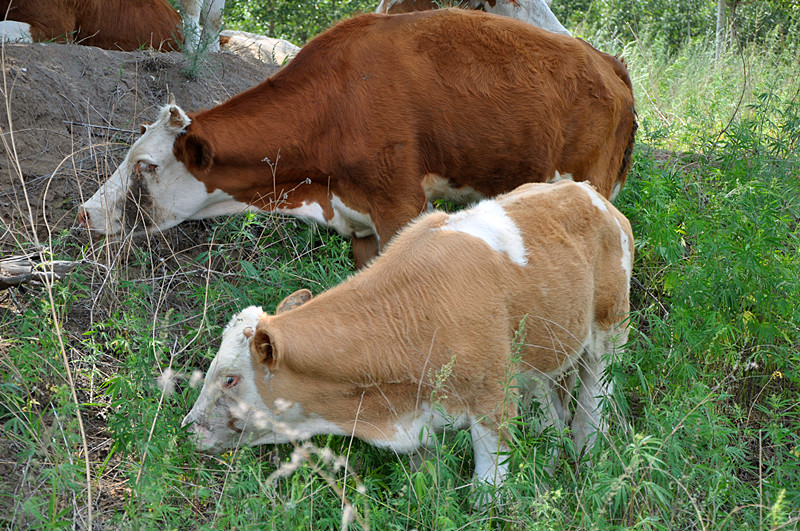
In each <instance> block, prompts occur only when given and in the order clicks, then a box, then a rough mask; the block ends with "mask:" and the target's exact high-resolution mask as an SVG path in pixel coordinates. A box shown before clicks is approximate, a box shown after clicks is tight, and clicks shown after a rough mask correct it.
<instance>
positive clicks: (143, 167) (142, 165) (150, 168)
mask: <svg viewBox="0 0 800 531" xmlns="http://www.w3.org/2000/svg"><path fill="white" fill-rule="evenodd" d="M157 169H158V166H157V165H156V164H148V163H146V162H144V161H139V163H138V164H137V165H136V171H137V172H139V173H141V172H143V171H144V172H148V173H152V172H154V171H156V170H157Z"/></svg>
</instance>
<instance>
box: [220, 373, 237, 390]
mask: <svg viewBox="0 0 800 531" xmlns="http://www.w3.org/2000/svg"><path fill="white" fill-rule="evenodd" d="M237 383H239V377H238V376H226V377H225V378H223V379H222V387H223V388H224V389H230V388H231V387H233V386H234V385H236V384H237Z"/></svg>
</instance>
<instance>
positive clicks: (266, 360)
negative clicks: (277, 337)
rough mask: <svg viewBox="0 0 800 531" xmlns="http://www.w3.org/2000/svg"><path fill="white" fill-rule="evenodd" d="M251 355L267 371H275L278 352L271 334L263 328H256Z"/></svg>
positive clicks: (251, 344) (251, 343)
mask: <svg viewBox="0 0 800 531" xmlns="http://www.w3.org/2000/svg"><path fill="white" fill-rule="evenodd" d="M250 354H251V355H252V356H253V358H254V359H255V361H256V362H258V363H263V364H264V365H266V366H267V369H269V370H273V369H274V368H275V364H276V363H277V359H276V358H277V352H276V351H275V345H274V343H273V341H272V338H271V337H270V335H269V333H268V332H267V331H266V330H264V329H263V328H261V327H260V326H259V327H257V328H256V333H255V336H254V337H253V341H251V342H250Z"/></svg>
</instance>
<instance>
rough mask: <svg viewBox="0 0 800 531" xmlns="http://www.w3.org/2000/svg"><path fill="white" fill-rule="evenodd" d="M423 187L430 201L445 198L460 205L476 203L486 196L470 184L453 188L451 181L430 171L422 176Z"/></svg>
mask: <svg viewBox="0 0 800 531" xmlns="http://www.w3.org/2000/svg"><path fill="white" fill-rule="evenodd" d="M422 189H423V190H425V196H426V197H427V198H428V201H434V200H436V199H445V200H447V201H453V202H454V203H458V204H460V205H466V204H469V203H475V202H477V201H480V200H481V199H484V198H485V196H484V195H483V194H481V193H480V192H478V191H477V190H475V189H474V188H472V187H470V186H462V187H461V188H453V187H452V186H450V181H448V180H447V179H445V178H443V177H442V176H440V175H437V174H435V173H428V174H427V175H425V177H423V178H422Z"/></svg>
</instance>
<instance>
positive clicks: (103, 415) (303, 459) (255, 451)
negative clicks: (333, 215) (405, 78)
mask: <svg viewBox="0 0 800 531" xmlns="http://www.w3.org/2000/svg"><path fill="white" fill-rule="evenodd" d="M618 51H622V52H623V54H624V55H625V57H626V59H627V61H628V64H629V67H630V69H631V74H632V78H633V80H634V84H635V93H636V97H637V102H638V103H637V105H638V112H639V121H640V128H639V136H638V139H637V146H636V149H635V151H634V163H633V169H632V171H631V174H630V175H629V178H628V184H627V186H626V188H625V189H624V190H623V191H622V193H621V194H620V197H619V199H618V200H617V205H618V207H619V208H620V209H621V210H622V211H623V212H624V213H625V214H626V215H627V216H628V217H629V218H630V220H631V222H632V225H633V229H634V234H635V236H636V250H637V257H636V263H635V267H634V280H633V284H632V300H633V311H632V314H631V323H632V333H631V338H630V343H629V345H628V348H627V350H626V351H625V353H624V354H623V355H622V356H621V357H620V358H619V359H617V360H615V362H614V363H613V365H612V370H611V371H610V374H609V375H608V377H609V378H613V379H614V380H615V382H616V390H615V392H616V399H617V402H618V404H619V408H618V410H617V411H615V412H614V413H613V414H610V416H611V418H610V422H611V433H610V437H609V438H608V440H607V441H602V442H600V443H599V444H598V445H597V447H596V448H595V451H594V452H593V455H592V456H591V457H592V461H591V463H589V462H588V461H587V460H584V461H582V462H576V458H575V457H574V452H572V451H571V448H570V446H569V443H568V442H567V439H566V438H565V437H564V434H562V433H552V432H547V431H546V432H544V433H541V434H539V433H536V431H535V430H532V429H531V428H529V425H530V424H531V419H530V418H528V417H523V418H520V419H517V420H518V422H517V423H516V424H517V426H516V429H514V430H513V435H514V442H513V451H512V455H511V467H510V469H511V474H510V477H509V480H508V481H507V484H506V486H505V487H504V489H503V491H502V493H501V494H502V501H501V502H500V503H498V504H497V505H494V506H491V507H488V508H486V509H485V510H476V509H473V508H472V504H471V501H470V497H469V488H470V481H471V473H472V471H471V449H470V441H469V435H468V434H467V433H466V432H461V433H452V434H448V435H446V436H444V437H442V438H441V441H440V444H439V446H438V447H437V448H436V449H435V450H434V451H433V452H432V454H431V455H425V456H423V459H422V461H421V464H413V465H412V459H411V458H410V457H409V456H403V455H394V454H391V453H389V452H386V451H382V450H378V449H375V448H372V447H370V446H368V445H366V444H364V443H361V442H359V441H351V440H350V439H348V438H342V437H333V436H331V437H316V438H314V439H313V440H312V441H310V442H309V443H298V444H297V445H283V446H280V447H277V448H273V447H259V448H239V449H237V450H235V451H232V452H229V453H226V454H223V455H221V456H207V455H200V454H198V453H196V452H195V450H194V449H193V448H192V445H191V444H190V443H189V442H188V441H187V439H186V436H185V432H184V430H183V429H182V428H181V427H180V422H181V419H182V417H183V416H184V415H185V414H186V412H187V411H188V410H189V408H190V407H191V405H192V403H193V401H194V399H195V398H196V396H197V394H198V392H199V390H198V389H197V387H196V386H192V385H191V380H192V375H193V374H194V373H195V371H198V370H199V371H202V370H204V369H206V368H207V367H208V364H209V362H210V360H211V359H212V358H213V356H214V354H215V352H216V347H217V346H218V344H219V339H220V334H221V330H222V326H223V325H224V324H225V323H226V322H227V320H228V319H229V318H230V316H231V315H232V313H233V312H235V311H237V310H239V309H242V308H244V307H246V306H248V305H251V304H256V305H261V306H263V307H264V309H266V310H269V311H273V310H274V307H275V305H276V303H277V302H278V301H279V300H281V299H282V298H283V297H284V296H286V295H287V294H289V293H291V292H292V291H294V290H296V289H298V288H300V287H308V288H310V289H311V290H312V291H313V292H315V293H318V292H320V291H322V290H324V289H326V288H328V287H330V286H333V285H336V284H337V283H339V282H340V281H342V280H343V279H344V278H345V277H347V275H349V274H350V272H351V268H352V266H351V260H350V258H349V247H348V243H347V242H346V241H345V240H342V239H341V238H339V237H338V236H336V235H333V234H329V233H326V232H324V231H320V230H319V229H318V228H315V227H308V226H305V225H302V224H301V223H299V222H297V221H294V220H286V219H282V218H277V217H274V216H254V215H248V216H247V217H236V218H231V219H226V220H223V219H218V220H213V221H211V222H207V223H200V222H194V223H192V224H190V225H188V226H184V228H183V229H180V230H183V231H184V232H185V233H202V234H205V235H207V237H205V238H204V240H203V241H197V242H194V243H193V244H192V245H191V246H189V247H188V248H187V247H185V246H184V247H180V246H177V245H176V243H175V242H176V241H185V240H176V238H175V237H170V236H167V237H163V238H153V239H152V240H145V239H139V240H134V241H128V242H126V243H125V244H124V245H110V244H106V243H105V242H103V241H102V240H101V241H96V242H93V243H87V242H86V240H85V239H84V238H82V237H80V236H76V235H74V234H69V233H63V234H57V235H54V236H53V237H52V238H51V239H50V240H49V241H47V242H44V243H45V244H46V246H47V247H48V249H49V251H50V252H52V254H53V255H54V256H56V257H58V258H66V259H79V258H80V259H84V260H85V264H84V265H83V266H82V267H80V268H79V269H78V270H76V271H75V272H74V273H73V274H72V275H70V276H69V278H68V279H66V280H64V281H61V282H58V283H55V284H53V285H42V286H29V287H27V288H26V289H25V290H20V289H11V290H8V291H6V292H4V293H0V426H2V436H1V438H0V455H2V456H4V457H3V461H2V467H3V468H2V469H0V472H2V474H0V476H2V479H0V482H2V483H0V503H2V507H4V508H6V510H4V511H3V514H2V515H0V522H2V525H4V526H6V527H9V528H41V529H55V528H81V527H82V526H85V525H86V523H87V521H88V518H89V516H90V508H89V507H90V503H91V517H92V518H93V520H94V522H95V525H104V526H106V527H109V528H123V529H128V528H130V529H195V528H204V529H249V528H260V529H263V528H273V529H278V530H283V529H338V528H342V527H346V526H348V525H349V526H350V528H353V529H358V528H364V529H367V528H369V529H564V528H572V529H584V528H591V529H595V528H596V529H611V528H628V527H630V528H638V529H731V530H734V529H736V530H738V529H796V528H798V527H799V526H800V392H798V391H799V390H800V370H799V366H800V267H798V266H799V265H800V251H799V249H800V246H799V245H798V244H800V228H798V221H799V220H800V65H798V63H797V58H796V57H793V56H791V55H790V54H788V53H786V54H784V53H782V52H781V51H780V50H778V51H775V50H771V49H765V48H750V49H745V50H744V51H742V52H741V53H739V52H738V51H735V52H730V53H729V54H727V55H725V56H724V57H723V58H722V60H721V61H720V62H719V63H718V64H714V61H713V56H714V53H713V49H712V48H710V47H704V46H702V45H699V44H693V45H691V46H688V47H686V48H684V49H683V50H682V51H681V52H680V53H679V54H677V55H671V56H669V57H667V55H666V54H665V53H662V52H661V51H660V50H659V49H658V48H657V47H654V46H650V45H647V44H646V43H641V42H634V43H631V44H629V45H627V46H625V47H624V49H621V50H618ZM4 230H8V231H12V232H13V231H18V233H19V234H23V231H22V229H20V228H16V227H4ZM30 244H31V242H30V241H26V240H24V239H20V241H19V245H20V250H23V249H25V248H27V246H29V245H30ZM78 413H80V415H78ZM534 423H535V421H534ZM553 447H559V448H563V450H564V451H562V452H561V454H560V455H561V457H560V460H559V462H558V466H557V469H556V472H555V474H554V475H549V474H546V473H545V471H544V468H545V465H546V462H547V456H548V455H550V450H551V449H552V448H553ZM324 449H329V450H330V451H327V450H324ZM87 455H88V459H87ZM293 460H294V463H295V464H294V465H291V466H289V465H287V463H291V462H293ZM298 463H299V464H298ZM291 470H293V472H292V473H289V472H290V471H291ZM87 480H88V481H87Z"/></svg>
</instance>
